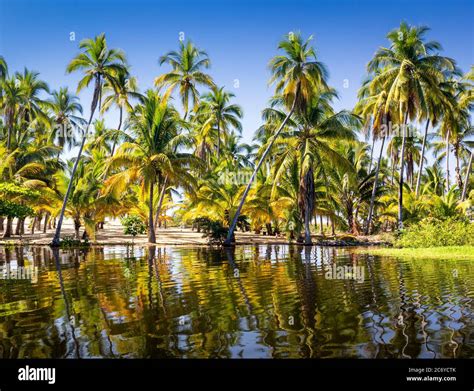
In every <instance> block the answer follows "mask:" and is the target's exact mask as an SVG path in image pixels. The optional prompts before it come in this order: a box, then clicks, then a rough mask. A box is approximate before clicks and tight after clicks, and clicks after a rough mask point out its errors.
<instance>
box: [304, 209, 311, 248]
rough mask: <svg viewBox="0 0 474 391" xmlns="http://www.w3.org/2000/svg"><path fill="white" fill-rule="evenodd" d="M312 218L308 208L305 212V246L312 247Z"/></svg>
mask: <svg viewBox="0 0 474 391" xmlns="http://www.w3.org/2000/svg"><path fill="white" fill-rule="evenodd" d="M310 221H311V216H310V213H309V208H306V209H305V211H304V244H305V245H308V246H310V245H312V244H313V243H312V241H311V228H310Z"/></svg>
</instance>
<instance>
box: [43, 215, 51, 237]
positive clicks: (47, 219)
mask: <svg viewBox="0 0 474 391" xmlns="http://www.w3.org/2000/svg"><path fill="white" fill-rule="evenodd" d="M50 217H51V213H49V212H46V214H45V216H44V225H43V233H46V230H47V229H48V223H49V218H50Z"/></svg>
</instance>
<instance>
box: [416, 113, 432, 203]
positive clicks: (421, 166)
mask: <svg viewBox="0 0 474 391" xmlns="http://www.w3.org/2000/svg"><path fill="white" fill-rule="evenodd" d="M429 125H430V120H429V119H428V120H427V121H426V127H425V134H424V135H423V145H422V147H421V156H420V164H419V167H418V177H417V178H416V189H415V195H416V197H418V195H419V194H420V185H421V174H422V173H423V163H424V160H425V150H426V138H427V137H428V127H429Z"/></svg>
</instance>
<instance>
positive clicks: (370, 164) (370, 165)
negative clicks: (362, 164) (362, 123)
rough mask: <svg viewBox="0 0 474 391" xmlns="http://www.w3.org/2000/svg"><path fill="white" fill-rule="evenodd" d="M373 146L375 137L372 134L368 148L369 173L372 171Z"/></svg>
mask: <svg viewBox="0 0 474 391" xmlns="http://www.w3.org/2000/svg"><path fill="white" fill-rule="evenodd" d="M374 145H375V137H374V136H373V134H372V147H371V148H370V163H369V172H370V171H372V161H373V159H374Z"/></svg>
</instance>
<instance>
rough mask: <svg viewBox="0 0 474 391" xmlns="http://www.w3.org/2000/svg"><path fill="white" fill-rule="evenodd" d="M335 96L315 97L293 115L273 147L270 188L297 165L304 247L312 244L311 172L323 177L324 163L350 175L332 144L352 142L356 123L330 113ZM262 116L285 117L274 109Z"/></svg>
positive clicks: (352, 118) (342, 114) (328, 93)
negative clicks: (318, 171)
mask: <svg viewBox="0 0 474 391" xmlns="http://www.w3.org/2000/svg"><path fill="white" fill-rule="evenodd" d="M336 96H337V95H336V93H335V91H333V90H329V91H326V92H321V93H319V94H317V95H315V96H314V97H313V99H312V101H311V102H308V104H307V106H306V109H305V111H304V112H302V111H297V112H296V113H295V114H294V115H293V118H292V120H291V121H290V122H289V125H290V126H289V129H288V131H286V132H285V131H283V132H282V134H281V136H280V139H279V140H277V141H276V144H275V157H276V159H275V176H274V185H275V184H278V183H279V182H280V178H281V177H282V176H283V175H285V174H286V172H287V171H288V168H289V167H290V166H291V165H292V164H293V160H295V159H296V161H297V162H298V167H299V170H300V172H299V191H298V206H299V210H300V213H301V216H302V219H303V221H304V229H305V241H304V243H305V244H307V245H310V244H312V241H311V231H310V222H311V219H312V217H313V212H314V208H315V194H316V193H315V168H320V169H321V172H322V174H323V175H325V171H324V167H325V166H326V167H327V165H328V163H330V164H332V165H335V166H342V167H344V168H345V170H346V171H351V165H350V163H349V161H347V160H346V159H345V158H344V157H343V156H342V155H340V154H339V153H338V152H337V151H336V150H335V149H334V142H335V141H336V140H338V141H341V140H354V138H355V133H354V129H355V127H357V126H358V125H359V123H358V120H357V118H356V117H355V116H353V115H352V114H350V113H348V112H346V111H340V112H338V113H335V112H334V110H333V109H332V107H331V101H332V99H333V98H335V97H336ZM264 114H265V115H267V116H271V115H277V116H278V117H279V118H284V117H285V113H284V112H281V111H277V110H274V109H269V110H267V111H266V112H265V113H264Z"/></svg>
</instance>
